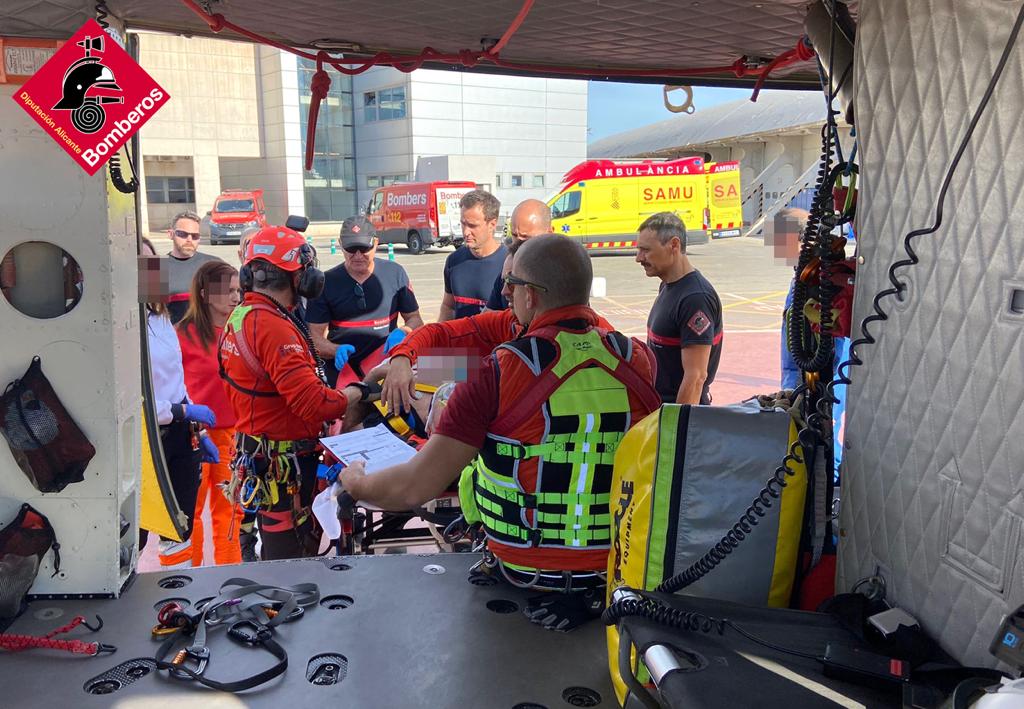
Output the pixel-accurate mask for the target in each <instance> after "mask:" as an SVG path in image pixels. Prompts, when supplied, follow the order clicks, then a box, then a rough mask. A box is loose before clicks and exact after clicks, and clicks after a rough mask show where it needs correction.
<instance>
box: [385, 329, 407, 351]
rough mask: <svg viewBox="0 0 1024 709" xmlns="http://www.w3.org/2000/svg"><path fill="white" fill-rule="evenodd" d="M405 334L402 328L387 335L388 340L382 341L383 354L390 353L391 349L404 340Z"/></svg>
mask: <svg viewBox="0 0 1024 709" xmlns="http://www.w3.org/2000/svg"><path fill="white" fill-rule="evenodd" d="M405 335H406V332H405V330H403V329H402V328H395V329H394V330H392V331H391V334H390V335H388V339H387V340H385V341H384V354H387V353H388V352H390V351H391V348H392V347H394V346H395V345H397V344H398V343H399V342H401V341H402V340H404V339H405Z"/></svg>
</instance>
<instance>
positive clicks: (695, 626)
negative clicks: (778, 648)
mask: <svg viewBox="0 0 1024 709" xmlns="http://www.w3.org/2000/svg"><path fill="white" fill-rule="evenodd" d="M630 617H638V618H646V619H647V620H650V621H653V622H655V623H658V624H660V625H664V626H666V627H668V628H674V629H676V630H690V631H695V632H701V633H712V632H714V633H718V634H719V635H722V634H724V633H725V621H724V620H721V619H719V618H712V617H711V616H708V615H705V614H703V613H696V612H693V611H682V610H678V609H676V608H672V607H671V606H668V605H666V604H664V603H660V602H658V601H655V600H654V599H652V598H646V597H644V596H637V597H635V598H624V599H622V600H620V601H615V602H613V603H612V604H611V605H609V606H608V607H607V608H605V609H604V612H603V613H602V614H601V620H602V621H604V624H605V625H617V624H618V622H619V621H620V620H622V619H623V618H630Z"/></svg>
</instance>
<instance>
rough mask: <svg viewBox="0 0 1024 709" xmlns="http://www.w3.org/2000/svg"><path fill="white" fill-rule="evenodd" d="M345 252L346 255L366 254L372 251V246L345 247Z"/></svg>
mask: <svg viewBox="0 0 1024 709" xmlns="http://www.w3.org/2000/svg"><path fill="white" fill-rule="evenodd" d="M345 251H346V253H350V254H355V253H360V254H368V253H370V252H371V251H373V247H372V246H346V247H345Z"/></svg>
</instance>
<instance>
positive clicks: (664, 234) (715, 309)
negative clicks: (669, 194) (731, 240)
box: [636, 212, 722, 404]
mask: <svg viewBox="0 0 1024 709" xmlns="http://www.w3.org/2000/svg"><path fill="white" fill-rule="evenodd" d="M636 260H637V263H639V264H640V265H642V266H643V267H644V272H645V273H646V274H647V275H648V276H650V277H656V278H660V279H661V287H660V288H659V289H658V297H657V298H655V300H654V305H653V306H652V307H651V314H650V315H649V316H648V318H647V345H648V346H649V347H650V348H651V350H652V351H653V352H654V357H655V359H656V360H657V361H658V376H657V379H656V381H655V388H656V389H657V390H658V393H659V394H660V395H661V400H662V401H664V402H666V403H677V404H710V403H711V391H710V387H711V383H712V382H713V381H714V380H715V373H716V372H717V371H718V362H719V359H720V358H721V356H722V302H721V300H719V298H718V293H716V292H715V289H714V287H713V286H712V285H711V283H709V282H708V279H706V278H704V276H702V275H701V273H700V271H698V270H697V269H695V268H694V267H693V265H692V264H691V263H690V259H689V258H688V257H687V256H686V227H685V226H684V225H683V222H682V221H681V220H680V219H679V217H677V216H676V215H675V214H673V213H671V212H660V213H658V214H654V215H651V216H650V217H648V218H647V220H645V221H644V223H643V224H641V225H640V229H639V233H638V235H637V253H636Z"/></svg>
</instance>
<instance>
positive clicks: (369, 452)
mask: <svg viewBox="0 0 1024 709" xmlns="http://www.w3.org/2000/svg"><path fill="white" fill-rule="evenodd" d="M320 442H321V443H323V444H324V447H325V448H327V450H329V451H330V452H331V453H333V454H334V456H335V457H336V458H337V459H338V460H340V461H341V462H342V463H344V464H345V465H351V464H352V463H354V462H356V461H357V460H361V461H363V462H364V463H366V472H367V473H375V472H377V471H378V470H383V469H384V468H387V467H390V466H392V465H398V464H399V463H404V462H405V461H407V460H409V459H410V458H412V457H413V456H414V455H416V449H415V448H413V447H412V446H410V445H409V444H408V443H406V442H405V441H403V440H402V439H401V438H399V437H398V436H396V435H395V434H393V433H392V432H391V431H389V430H388V429H387V427H386V426H385V425H384V424H382V423H381V424H377V425H376V426H374V427H373V428H363V429H359V430H357V431H351V432H349V433H342V434H340V435H337V436H328V437H327V438H321V439H320Z"/></svg>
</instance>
